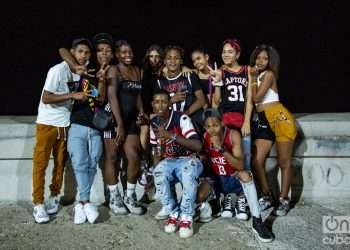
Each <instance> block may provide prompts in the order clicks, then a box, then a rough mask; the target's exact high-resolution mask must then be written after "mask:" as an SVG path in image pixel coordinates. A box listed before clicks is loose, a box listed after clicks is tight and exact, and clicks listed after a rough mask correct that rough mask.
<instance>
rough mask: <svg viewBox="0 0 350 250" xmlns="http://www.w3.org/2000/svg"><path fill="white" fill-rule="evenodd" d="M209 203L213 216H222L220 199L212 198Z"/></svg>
mask: <svg viewBox="0 0 350 250" xmlns="http://www.w3.org/2000/svg"><path fill="white" fill-rule="evenodd" d="M209 204H210V206H211V210H212V216H213V217H220V216H221V206H220V201H219V199H216V198H215V199H212V200H210V201H209Z"/></svg>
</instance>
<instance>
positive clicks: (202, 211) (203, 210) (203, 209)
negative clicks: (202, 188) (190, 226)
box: [199, 202, 212, 223]
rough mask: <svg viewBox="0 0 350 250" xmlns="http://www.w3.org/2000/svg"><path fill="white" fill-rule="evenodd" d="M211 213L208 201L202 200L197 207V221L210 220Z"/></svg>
mask: <svg viewBox="0 0 350 250" xmlns="http://www.w3.org/2000/svg"><path fill="white" fill-rule="evenodd" d="M211 214H212V210H211V206H210V205H209V203H208V202H203V203H202V204H201V206H200V207H199V221H200V222H203V223H205V222H209V221H211V220H212V217H211Z"/></svg>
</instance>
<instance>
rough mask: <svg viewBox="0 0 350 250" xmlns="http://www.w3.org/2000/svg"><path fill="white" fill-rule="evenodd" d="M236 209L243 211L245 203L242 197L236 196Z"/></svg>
mask: <svg viewBox="0 0 350 250" xmlns="http://www.w3.org/2000/svg"><path fill="white" fill-rule="evenodd" d="M238 209H239V211H245V209H246V203H245V198H244V197H239V198H238Z"/></svg>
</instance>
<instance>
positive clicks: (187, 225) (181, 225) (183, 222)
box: [179, 220, 191, 228]
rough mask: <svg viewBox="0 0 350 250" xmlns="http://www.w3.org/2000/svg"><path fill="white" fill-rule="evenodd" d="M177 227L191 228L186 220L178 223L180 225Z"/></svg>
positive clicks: (189, 222)
mask: <svg viewBox="0 0 350 250" xmlns="http://www.w3.org/2000/svg"><path fill="white" fill-rule="evenodd" d="M179 227H182V228H183V227H188V228H191V221H187V220H181V221H180V224H179Z"/></svg>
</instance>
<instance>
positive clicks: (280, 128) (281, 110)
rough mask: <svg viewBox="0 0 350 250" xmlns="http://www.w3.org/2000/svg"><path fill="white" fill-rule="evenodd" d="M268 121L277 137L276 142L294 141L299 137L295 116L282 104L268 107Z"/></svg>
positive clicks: (266, 113) (266, 111) (266, 112)
mask: <svg viewBox="0 0 350 250" xmlns="http://www.w3.org/2000/svg"><path fill="white" fill-rule="evenodd" d="M264 112H265V116H266V119H267V120H268V121H269V125H270V128H271V130H272V132H273V133H274V134H275V136H276V141H278V142H286V141H294V140H295V137H296V136H297V126H296V122H295V119H294V117H293V115H292V114H291V113H290V112H289V111H288V110H287V109H286V108H285V107H284V106H283V105H282V104H281V103H277V104H276V105H272V106H268V107H267V108H266V109H265V110H264Z"/></svg>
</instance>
